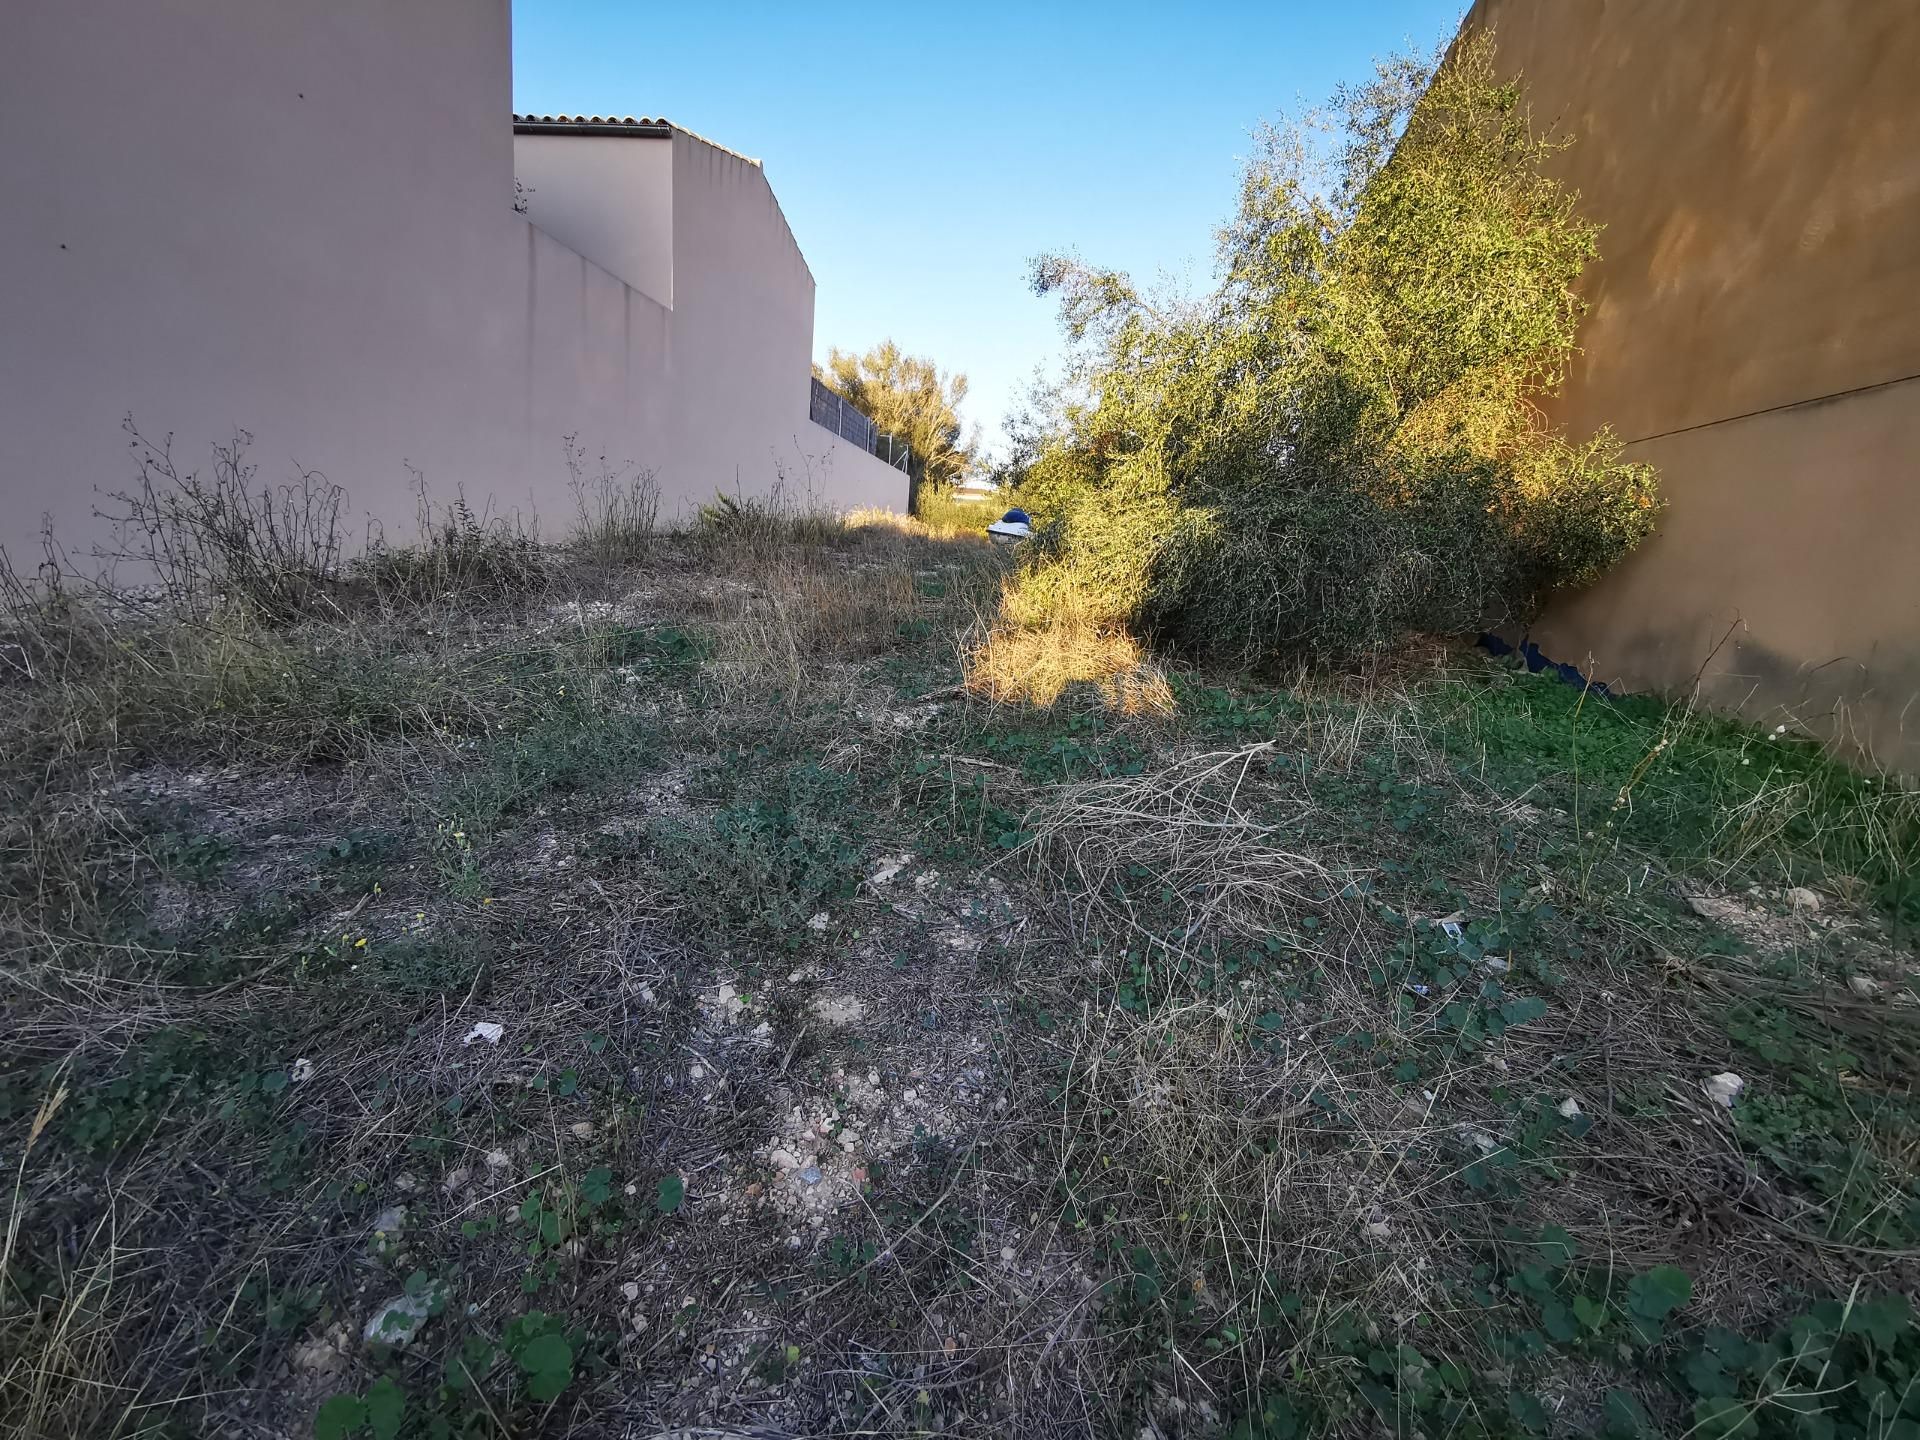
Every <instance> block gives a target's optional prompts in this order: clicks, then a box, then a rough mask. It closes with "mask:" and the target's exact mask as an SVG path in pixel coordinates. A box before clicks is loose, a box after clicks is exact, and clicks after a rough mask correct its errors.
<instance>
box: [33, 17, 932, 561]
mask: <svg viewBox="0 0 1920 1440" xmlns="http://www.w3.org/2000/svg"><path fill="white" fill-rule="evenodd" d="M510 41H511V36H510V26H509V16H508V7H507V3H506V0H334V3H330V4H327V5H324V6H323V5H312V4H306V3H302V0H15V3H14V4H13V5H12V6H10V7H9V9H8V14H7V20H6V22H5V35H4V43H0V133H4V134H6V135H8V136H9V137H10V139H11V140H13V142H14V143H10V144H8V145H7V146H5V147H0V195H5V196H6V197H7V203H6V204H5V205H4V206H0V274H4V275H5V276H6V277H7V278H6V283H5V284H4V285H0V546H4V547H5V548H6V550H7V551H8V553H9V555H11V556H12V557H14V558H15V560H16V562H20V563H23V564H26V565H29V566H30V564H31V562H32V561H33V560H34V559H36V558H37V555H38V542H37V535H38V531H39V528H40V524H41V519H42V516H43V515H45V516H47V517H50V519H51V521H52V523H53V525H54V527H55V532H56V534H57V535H58V536H59V537H60V538H61V539H62V540H63V541H64V542H65V543H66V545H67V546H68V548H69V550H70V551H71V552H72V553H73V554H74V555H75V556H76V557H78V556H83V555H84V554H85V553H86V551H87V550H88V548H89V547H90V546H91V545H93V544H95V543H97V542H98V540H99V539H100V538H102V533H103V527H102V526H101V525H100V523H99V522H98V521H97V520H96V519H95V518H94V515H93V512H94V509H95V505H96V503H97V500H98V498H99V497H98V496H97V495H96V494H95V490H96V488H105V489H114V488H120V487H123V486H124V485H125V484H126V483H127V482H128V481H130V480H131V479H132V477H133V474H134V471H133V466H132V463H131V461H130V459H129V456H128V453H127V447H126V443H125V438H124V436H123V435H122V434H121V432H120V420H121V417H122V416H123V415H125V414H127V413H129V412H131V413H132V414H133V416H134V417H135V419H136V420H137V421H138V423H139V424H140V425H141V427H142V428H143V429H144V430H146V431H147V432H149V433H150V434H152V435H153V436H155V437H159V436H162V435H165V434H166V433H168V432H171V433H172V434H173V435H174V436H175V441H174V449H175V453H176V455H177V456H178V457H179V458H180V459H181V460H182V461H183V462H184V464H185V465H188V466H193V465H203V464H204V463H205V462H206V459H207V457H208V454H209V449H210V446H211V445H212V444H213V442H215V441H216V440H219V439H224V438H225V437H226V436H228V435H229V434H230V433H231V432H232V430H233V428H234V427H236V426H238V427H244V428H246V429H247V430H249V431H251V432H252V433H253V436H254V444H253V449H252V455H253V458H254V459H255V460H256V461H257V462H258V463H259V466H260V479H261V480H262V481H270V480H278V479H281V478H284V477H285V476H287V475H288V474H289V473H290V472H291V469H292V467H293V465H294V463H295V462H298V463H299V464H301V465H304V466H308V467H314V468H318V469H319V470H321V471H323V472H324V473H325V474H326V475H328V476H329V477H330V478H331V479H333V480H335V481H336V482H338V483H340V484H342V485H344V486H345V487H346V488H347V491H348V494H349V501H350V507H351V512H352V514H353V516H354V529H355V532H356V534H357V533H359V531H360V529H361V526H362V525H363V524H364V523H367V522H369V521H371V522H374V523H378V524H380V525H381V526H382V527H383V528H384V529H385V530H386V531H387V533H389V534H390V535H398V536H405V535H407V534H409V533H410V531H411V523H412V515H413V501H412V497H411V495H410V493H409V491H408V488H407V487H408V478H407V474H406V470H405V468H404V467H405V465H406V464H408V463H410V464H412V465H415V466H417V467H419V468H420V469H421V470H423V471H424V472H425V474H426V476H427V479H428V483H429V485H430V488H431V489H432V490H433V491H434V493H435V494H436V495H438V496H441V497H448V496H451V495H452V494H453V493H454V491H455V488H456V487H463V488H464V490H465V493H466V494H467V496H468V498H469V500H470V501H472V502H473V503H475V504H476V506H477V505H479V504H482V503H486V502H488V501H489V500H490V501H491V503H492V504H493V505H494V507H495V508H496V509H518V510H520V511H522V512H532V513H535V514H537V516H538V517H539V519H540V521H541V523H542V525H543V528H544V529H545V530H546V532H547V533H549V534H552V533H555V532H557V531H562V530H564V528H565V525H566V522H567V518H568V516H569V515H570V513H571V505H572V502H571V498H570V496H569V495H568V494H567V491H566V483H565V482H566V474H565V471H564V469H563V467H562V457H561V439H562V437H563V436H565V435H569V434H572V435H576V436H578V437H579V441H580V443H581V445H582V446H583V448H585V449H586V450H587V452H588V453H589V454H590V455H599V454H605V455H606V456H607V457H608V458H609V460H610V461H611V462H612V463H614V464H620V463H622V462H627V461H632V462H633V463H635V464H638V465H643V466H648V467H651V468H653V469H655V470H656V471H657V472H658V473H659V475H660V477H661V479H662V483H663V486H664V488H665V490H666V503H665V507H664V508H665V511H666V513H667V515H668V516H669V517H675V516H682V517H683V516H684V515H685V514H686V513H688V511H689V510H690V509H691V507H692V506H693V505H695V504H697V503H698V502H700V501H701V500H704V499H706V498H709V497H710V496H711V495H712V494H713V493H714V491H715V490H717V489H720V488H722V487H724V488H727V489H730V490H731V489H735V488H740V489H744V490H746V491H747V492H749V493H764V492H765V491H766V490H767V489H768V488H770V487H771V486H772V485H773V483H774V482H775V479H776V476H777V473H778V469H779V467H777V466H776V460H781V461H783V464H784V465H785V467H786V468H789V469H790V468H792V467H793V466H794V465H797V464H799V463H800V460H799V458H798V457H799V456H801V455H802V454H805V455H807V456H808V463H810V464H813V465H815V466H816V467H817V468H818V469H819V470H820V472H821V473H822V474H823V475H827V476H830V479H829V480H828V482H827V483H825V484H824V486H823V495H824V498H825V499H827V500H828V501H829V502H831V503H837V504H841V505H855V504H869V503H888V504H891V505H893V506H895V507H896V508H900V507H903V506H904V504H905V490H906V487H905V481H904V478H902V477H900V476H898V474H897V472H894V471H891V470H888V469H887V467H885V466H884V465H881V464H880V463H879V462H878V461H876V460H874V459H873V458H872V457H870V456H864V455H841V454H838V453H832V454H831V458H829V455H830V452H833V451H834V446H835V441H834V437H833V436H831V435H830V434H828V433H827V432H826V431H823V430H819V429H818V427H810V425H809V422H808V421H807V419H806V395H807V376H808V358H809V354H810V346H811V339H812V293H813V292H812V279H811V277H810V276H808V275H806V274H805V264H804V262H803V261H801V260H800V259H799V256H798V251H797V249H795V248H793V246H792V237H791V236H790V235H789V234H787V232H786V227H785V222H784V221H783V220H779V218H778V217H779V208H778V205H777V203H776V202H775V201H774V199H773V196H772V192H771V191H770V190H768V189H767V188H766V182H765V179H764V177H763V176H761V175H760V174H759V171H758V169H757V168H756V167H750V166H749V167H746V168H747V169H749V170H751V171H752V180H753V183H752V184H749V183H747V178H746V177H742V176H734V177H732V178H731V179H729V178H728V177H727V176H726V175H725V174H724V173H718V172H717V169H716V167H714V166H711V165H709V166H707V167H706V169H705V170H701V169H700V168H699V167H692V173H693V174H694V175H695V176H696V178H695V179H694V180H692V181H689V182H688V183H687V184H685V185H683V184H682V183H681V180H680V179H679V178H678V176H679V167H678V166H676V169H675V175H676V178H675V181H674V194H675V204H674V220H673V224H674V228H675V233H676V237H677V238H685V239H686V240H689V241H691V242H693V243H701V244H704V245H705V246H706V247H707V249H708V251H709V252H710V255H711V260H710V262H709V261H707V260H703V261H702V262H701V263H700V264H698V265H694V266H683V267H682V270H681V280H682V282H683V283H682V284H676V286H675V289H674V292H673V294H674V298H675V299H676V301H678V302H679V306H678V308H677V309H676V310H668V309H667V308H666V307H665V306H664V305H662V304H661V303H660V302H659V301H658V300H657V299H656V298H654V297H652V296H650V295H648V294H646V293H644V292H643V291H642V289H640V288H637V287H636V286H635V285H634V284H632V283H630V279H629V277H624V276H620V275H617V274H615V273H612V272H611V270H610V269H609V268H608V266H607V265H606V264H605V263H604V262H603V263H595V260H593V259H589V258H587V257H585V256H583V255H581V254H580V253H579V252H578V251H577V250H576V249H574V248H572V247H571V246H569V245H568V244H566V243H563V240H562V239H560V238H556V237H555V236H554V235H552V234H550V233H547V232H546V231H544V230H542V229H541V228H540V227H539V226H538V225H535V224H530V223H529V222H528V220H527V219H524V218H522V217H520V216H518V215H516V214H514V213H513V211H512V199H513V155H514V144H513V137H512V132H511V119H510V116H511V111H510V90H511V83H510V81H511V77H510V72H509V65H510V54H511V48H510ZM19 137H31V143H21V142H20V138H19ZM661 143H662V144H663V145H665V144H671V146H672V147H673V148H674V151H675V154H676V157H678V155H679V152H680V147H681V143H682V142H681V139H680V138H679V137H676V139H675V140H674V141H672V142H661ZM698 143H699V142H696V141H692V140H690V139H689V140H687V141H686V144H687V145H689V146H692V145H697V144H698ZM702 148H705V149H708V150H710V151H711V147H702ZM712 153H713V154H715V155H720V154H722V153H723V152H718V151H712ZM727 158H729V160H731V157H727ZM732 163H734V164H738V163H739V162H737V161H733V162H732ZM709 172H714V173H709ZM689 197H691V201H690V200H689ZM685 203H699V204H708V203H711V204H713V205H714V206H716V207H719V208H718V209H717V210H715V211H714V212H712V213H710V214H708V215H706V216H703V217H701V218H699V219H689V218H687V217H685V216H683V215H682V214H681V213H680V210H681V207H682V205H683V204H685ZM749 221H750V222H752V225H753V226H754V227H757V228H755V229H753V230H752V231H751V233H750V234H749V233H748V232H745V231H743V232H741V233H738V234H736V233H734V232H733V231H731V230H730V229H729V228H728V227H729V226H730V225H735V224H738V225H745V224H747V223H748V222H749ZM776 222H777V224H776ZM754 236H757V237H759V238H758V239H754V238H752V237H754ZM774 239H777V240H778V242H779V244H778V246H777V247H774V248H771V249H769V248H767V247H768V246H770V245H771V244H772V241H773V240H774ZM769 257H771V258H770V261H769V263H770V265H771V268H770V269H769V270H768V271H767V272H766V273H765V274H764V275H760V274H753V275H748V276H735V277H733V279H732V281H731V289H730V288H729V284H730V282H729V279H728V277H727V276H726V275H725V274H724V273H723V272H722V271H721V269H720V268H719V267H721V266H722V265H724V264H725V263H727V262H729V261H740V262H743V263H759V262H760V261H762V260H768V259H769ZM596 258H597V257H596ZM618 258H619V257H618V256H615V255H611V254H610V255H608V257H607V259H609V260H617V259H618ZM642 278H643V279H652V278H656V277H642ZM802 282H804V283H802ZM756 304H768V305H771V306H773V307H774V309H775V312H776V313H770V314H768V315H764V316H763V315H756V314H755V313H754V312H753V306H754V305H756ZM801 311H804V313H801ZM702 327H709V328H706V329H703V328H702ZM739 347H745V350H744V351H743V350H742V349H741V348H739ZM809 429H811V430H812V433H808V432H809ZM789 456H791V457H794V458H793V459H791V460H786V459H785V458H784V457H789Z"/></svg>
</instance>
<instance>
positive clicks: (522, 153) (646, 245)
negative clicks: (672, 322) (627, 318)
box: [513, 135, 673, 309]
mask: <svg viewBox="0 0 1920 1440" xmlns="http://www.w3.org/2000/svg"><path fill="white" fill-rule="evenodd" d="M513 173H514V177H515V178H516V179H518V180H519V181H520V182H521V183H522V184H523V185H525V186H527V187H528V191H529V193H528V195H527V197H526V200H527V217H528V218H529V219H530V220H532V221H533V223H534V224H536V225H538V226H539V227H540V228H541V229H542V230H545V231H546V232H547V233H548V234H549V235H551V236H553V237H554V238H555V239H556V240H559V241H560V242H561V243H562V244H565V245H569V246H571V247H572V248H573V249H575V250H578V251H579V252H580V253H581V254H582V255H584V256H586V257H587V258H588V259H589V260H591V261H593V262H594V263H595V264H596V265H599V266H601V267H602V268H603V269H605V270H607V271H609V272H611V273H612V274H615V275H618V276H619V277H620V278H621V279H622V280H624V281H626V282H627V284H629V285H631V286H633V288H634V289H636V290H638V291H640V292H641V293H642V294H643V295H650V296H652V297H653V298H654V299H655V300H658V301H659V302H660V303H661V304H662V305H664V306H666V307H667V308H668V309H672V308H673V141H672V138H671V137H670V136H662V137H660V138H658V139H655V138H652V137H647V136H620V137H613V136H604V135H600V136H594V135H515V136H514V137H513Z"/></svg>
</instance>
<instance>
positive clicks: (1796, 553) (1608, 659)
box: [1466, 0, 1920, 771]
mask: <svg viewBox="0 0 1920 1440" xmlns="http://www.w3.org/2000/svg"><path fill="white" fill-rule="evenodd" d="M1466 24H1467V25H1468V26H1482V25H1483V26H1488V27H1491V28H1492V30H1493V32H1494V35H1495V39H1496V42H1497V45H1498V50H1499V58H1500V64H1501V66H1502V68H1504V69H1507V70H1517V71H1519V72H1520V73H1521V74H1522V75H1523V76H1524V77H1525V79H1526V82H1527V90H1528V102H1529V104H1530V106H1531V108H1532V111H1533V118H1534V121H1535V124H1536V126H1538V127H1540V128H1551V129H1553V130H1556V131H1559V132H1561V133H1563V134H1565V135H1567V136H1569V137H1571V138H1572V139H1573V141H1574V142H1575V143H1574V145H1573V147H1572V148H1571V149H1569V150H1567V151H1565V152H1563V153H1561V154H1560V155H1558V156H1556V157H1555V160H1554V162H1553V164H1554V169H1555V171H1556V173H1557V174H1558V175H1559V176H1560V178H1561V179H1563V180H1564V181H1565V182H1566V183H1567V184H1568V185H1569V186H1571V187H1572V188H1573V189H1574V190H1575V191H1577V192H1578V193H1579V196H1580V210H1581V212H1582V213H1583V214H1585V215H1587V216H1588V217H1589V218H1591V219H1593V220H1596V221H1598V222H1600V223H1601V224H1602V225H1603V226H1604V227H1605V229H1604V230H1603V231H1602V234H1601V237H1600V251H1601V259H1600V261H1599V263H1598V264H1596V265H1595V266H1593V267H1592V269H1591V270H1590V271H1589V272H1588V274H1587V276H1586V277H1585V279H1584V280H1583V282H1582V285H1583V289H1584V291H1585V294H1586V298H1587V300H1588V302H1589V304H1590V306H1591V309H1590V311H1589V313H1588V315H1587V318H1586V320H1585V322H1584V324H1583V326H1582V329H1581V334H1580V345H1581V348H1582V353H1581V354H1580V355H1579V356H1578V357H1577V358H1576V359H1575V361H1574V364H1573V366H1572V368H1571V371H1570V373H1569V374H1568V377H1567V380H1566V384H1565V386H1564V387H1563V390H1562V392H1561V394H1560V395H1559V396H1558V397H1556V398H1555V399H1554V400H1553V401H1552V402H1550V404H1549V406H1548V410H1549V413H1550V414H1551V415H1552V417H1553V418H1554V419H1555V420H1556V421H1558V422H1560V423H1562V424H1564V425H1566V426H1567V428H1568V429H1569V430H1570V431H1573V432H1576V433H1581V434H1584V433H1586V432H1589V431H1592V430H1594V429H1597V428H1598V427H1600V426H1602V425H1611V426H1612V427H1613V429H1614V431H1615V432H1616V433H1617V434H1618V435H1619V436H1620V437H1621V438H1622V439H1623V440H1627V441H1629V442H1631V443H1630V444H1629V447H1628V453H1629V455H1631V456H1632V457H1633V458H1636V459H1641V460H1645V461H1648V462H1649V463H1651V464H1653V465H1656V466H1658V467H1659V469H1660V472H1661V479H1662V486H1663V490H1664V493H1665V496H1666V499H1667V502H1668V509H1667V513H1666V514H1665V516H1664V517H1663V519H1662V522H1661V527H1660V532H1659V534H1658V535H1656V536H1655V537H1654V539H1653V540H1651V541H1650V542H1649V543H1648V544H1647V545H1646V546H1645V547H1643V549H1642V550H1641V551H1640V552H1639V553H1638V554H1636V555H1635V556H1634V557H1632V559H1630V560H1629V561H1628V562H1627V563H1626V564H1625V565H1623V566H1622V567H1621V568H1620V569H1619V570H1617V571H1616V572H1615V573H1613V574H1611V575H1609V576H1608V577H1607V578H1606V579H1605V580H1603V581H1602V582H1601V583H1600V584H1598V585H1596V586H1594V587H1593V588H1592V589H1591V590H1589V591H1586V592H1583V593H1581V594H1577V595H1569V596H1566V597H1564V598H1563V599H1561V600H1560V601H1559V602H1557V603H1556V604H1555V605H1553V606H1552V607H1551V608H1550V609H1549V611H1548V613H1547V614H1546V615H1545V616H1544V617H1543V618H1542V619H1541V620H1540V622H1539V623H1537V624H1536V625H1535V626H1534V629H1533V638H1534V639H1535V640H1536V641H1538V643H1539V644H1540V646H1541V648H1542V649H1543V650H1544V651H1545V652H1546V653H1547V654H1549V655H1551V656H1553V657H1554V658H1555V659H1560V660H1568V661H1572V662H1574V663H1576V664H1580V665H1582V666H1583V667H1588V666H1590V668H1591V669H1592V671H1593V673H1595V674H1596V675H1597V676H1598V677H1599V678H1602V679H1606V680H1609V681H1614V682H1619V683H1624V684H1625V685H1627V686H1629V687H1632V688H1644V689H1661V690H1667V691H1672V692H1679V693H1687V692H1690V691H1691V690H1692V688H1693V686H1694V683H1695V678H1696V676H1698V677H1699V682H1700V687H1701V694H1702V695H1703V697H1704V698H1705V699H1707V700H1709V701H1710V702H1712V703H1715V704H1717V705H1721V706H1724V707H1727V708H1733V709H1738V710H1740V711H1741V712H1742V713H1744V714H1746V715H1748V716H1749V717H1750V718H1753V719H1755V720H1760V721H1764V722H1766V723H1769V724H1771V723H1776V722H1777V721H1780V720H1785V721H1787V722H1788V723H1791V724H1795V725H1798V726H1802V727H1804V728H1806V729H1808V730H1810V731H1812V732H1813V733H1816V734H1835V735H1837V736H1838V738H1839V739H1840V740H1841V742H1842V743H1843V744H1846V745H1849V746H1853V747H1858V748H1860V749H1863V750H1865V751H1867V752H1869V753H1870V754H1872V755H1873V756H1875V757H1876V758H1877V759H1879V760H1881V761H1882V762H1884V763H1886V764H1889V765H1891V766H1894V767H1895V768H1899V769H1903V770H1908V771H1912V770H1916V769H1920V699H1916V695H1917V694H1920V378H1916V377H1920V123H1916V121H1915V119H1914V113H1915V112H1914V108H1913V106H1914V99H1913V93H1914V92H1913V87H1914V84H1915V82H1916V79H1920V5H1915V4H1914V3H1912V0H1740V3H1737V4H1734V3H1705V0H1702V3H1687V4H1676V3H1673V0H1580V3H1577V4H1576V3H1562V4H1544V3H1539V0H1478V3H1476V4H1475V5H1474V7H1473V9H1472V11H1471V12H1470V13H1469V15H1468V17H1467V20H1466ZM1723 639H1724V643H1722V641H1723ZM1716 646H1718V649H1717V650H1716Z"/></svg>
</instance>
